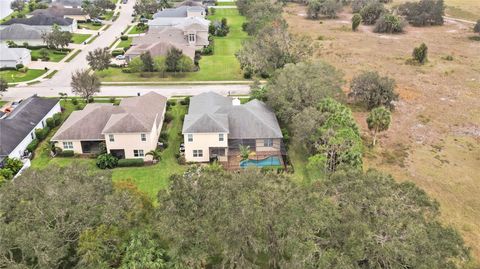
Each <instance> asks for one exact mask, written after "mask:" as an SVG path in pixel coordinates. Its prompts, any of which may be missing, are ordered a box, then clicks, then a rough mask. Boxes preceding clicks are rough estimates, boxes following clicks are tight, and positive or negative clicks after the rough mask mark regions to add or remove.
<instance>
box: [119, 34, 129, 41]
mask: <svg viewBox="0 0 480 269" xmlns="http://www.w3.org/2000/svg"><path fill="white" fill-rule="evenodd" d="M120 39H121V40H123V41H125V40H128V36H126V35H122V36H121V37H120Z"/></svg>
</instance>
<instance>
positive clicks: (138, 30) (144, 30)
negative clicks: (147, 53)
mask: <svg viewBox="0 0 480 269" xmlns="http://www.w3.org/2000/svg"><path fill="white" fill-rule="evenodd" d="M146 31H147V29H146V28H142V29H139V28H138V27H137V26H136V25H135V26H134V27H132V29H131V30H130V31H129V32H128V33H127V34H129V35H136V34H143V33H145V32H146Z"/></svg>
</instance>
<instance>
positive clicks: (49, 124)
mask: <svg viewBox="0 0 480 269" xmlns="http://www.w3.org/2000/svg"><path fill="white" fill-rule="evenodd" d="M47 126H48V127H49V128H50V129H51V128H54V127H55V120H53V118H48V119H47Z"/></svg>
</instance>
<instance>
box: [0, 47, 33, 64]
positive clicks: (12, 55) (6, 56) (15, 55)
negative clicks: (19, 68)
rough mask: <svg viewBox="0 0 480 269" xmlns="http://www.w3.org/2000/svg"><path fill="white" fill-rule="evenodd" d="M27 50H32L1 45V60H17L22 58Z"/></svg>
mask: <svg viewBox="0 0 480 269" xmlns="http://www.w3.org/2000/svg"><path fill="white" fill-rule="evenodd" d="M25 52H28V54H30V51H29V50H28V49H25V48H9V47H8V46H7V45H0V61H12V60H13V61H16V60H18V59H21V58H22V57H23V55H24V54H25Z"/></svg>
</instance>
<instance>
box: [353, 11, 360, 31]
mask: <svg viewBox="0 0 480 269" xmlns="http://www.w3.org/2000/svg"><path fill="white" fill-rule="evenodd" d="M360 23H362V16H360V14H358V13H355V14H353V17H352V31H354V32H355V31H357V28H358V26H359V25H360Z"/></svg>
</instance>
